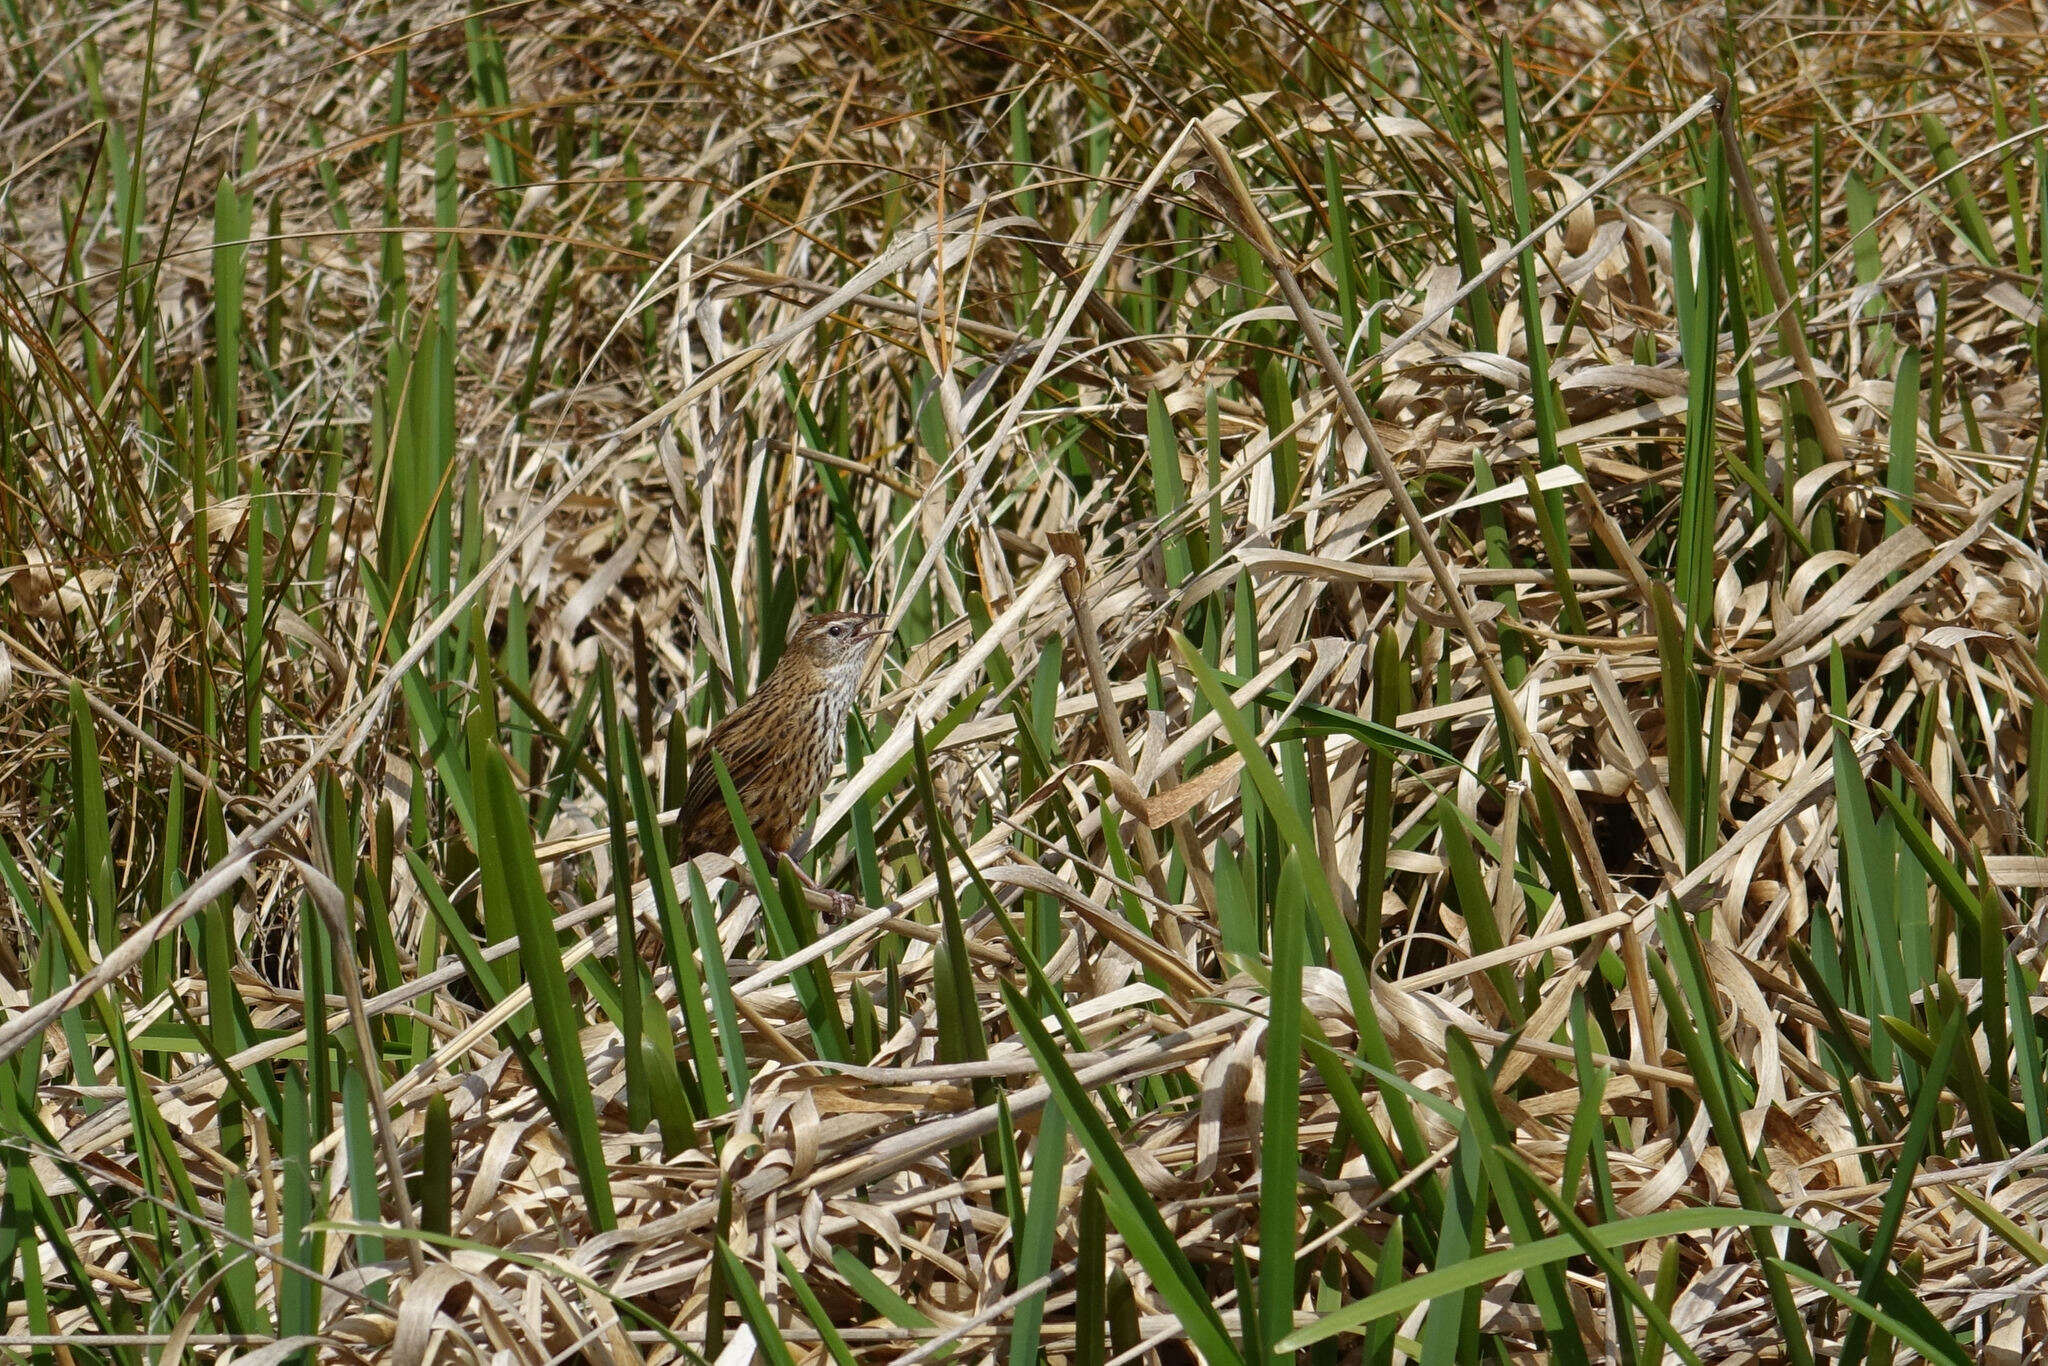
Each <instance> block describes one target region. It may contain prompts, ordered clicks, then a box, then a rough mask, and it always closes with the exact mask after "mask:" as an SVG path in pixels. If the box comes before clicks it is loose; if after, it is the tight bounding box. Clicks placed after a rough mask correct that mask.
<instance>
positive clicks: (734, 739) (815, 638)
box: [675, 612, 886, 903]
mask: <svg viewBox="0 0 2048 1366" xmlns="http://www.w3.org/2000/svg"><path fill="white" fill-rule="evenodd" d="M885 633H886V632H885V628H884V625H883V618H882V617H881V616H880V615H878V614H874V613H868V612H822V613H818V614H816V615H813V616H809V617H806V618H804V620H802V621H801V622H799V623H798V624H797V626H796V627H795V629H794V630H792V631H791V632H790V634H789V638H788V640H787V642H786V643H785V644H784V646H783V649H782V655H781V657H780V658H779V659H777V660H776V662H775V667H774V668H773V669H771V670H770V671H769V673H768V677H767V679H766V680H765V681H763V682H762V684H761V686H760V687H758V688H756V689H755V690H754V694H753V696H751V697H749V698H748V699H747V700H746V701H745V702H743V703H741V704H740V705H739V706H738V707H737V708H735V709H734V710H733V712H732V713H731V714H730V715H728V716H727V717H726V718H725V719H724V720H723V721H720V722H719V723H718V724H717V725H715V726H713V727H712V728H711V733H710V734H709V735H707V736H706V737H705V738H704V740H703V742H702V743H701V745H700V746H699V748H698V751H697V755H696V757H695V759H694V760H693V761H692V762H691V765H690V777H689V781H688V782H687V783H685V784H684V787H683V799H682V802H681V804H680V805H679V806H678V807H677V809H676V817H675V828H676V829H677V830H678V831H680V832H681V852H682V856H683V857H684V858H685V859H693V858H695V857H697V855H699V854H729V853H731V852H732V851H733V849H734V848H735V847H737V846H738V844H739V842H740V838H739V834H738V832H737V831H735V830H734V829H733V823H732V814H731V812H730V811H729V810H728V809H727V807H726V804H725V794H724V793H723V792H721V791H720V790H719V787H718V770H717V769H716V768H714V767H713V766H712V762H711V756H712V755H714V754H716V755H717V756H719V757H720V758H722V759H723V760H725V771H726V773H727V775H728V776H730V777H731V779H732V786H733V791H734V792H736V793H738V794H739V799H740V809H741V810H742V811H744V812H745V813H746V817H747V824H748V825H749V826H751V827H752V828H753V832H754V839H755V841H756V842H757V843H758V844H759V845H760V847H761V852H762V853H764V854H766V855H767V856H768V858H769V860H770V861H771V864H772V863H774V862H776V861H779V860H780V859H781V858H783V857H788V858H789V859H790V866H791V867H792V868H795V869H796V873H797V876H798V877H800V878H802V879H803V881H804V882H805V883H806V884H808V885H809V886H811V887H812V888H814V889H817V890H820V891H823V890H824V889H823V888H819V887H818V884H817V883H816V882H814V881H813V880H812V879H811V877H810V875H809V874H808V873H805V872H804V871H803V869H802V868H800V867H798V866H797V864H796V860H795V858H794V856H793V848H794V845H795V842H796V836H797V830H798V827H799V826H800V825H801V824H802V823H803V819H804V815H805V813H807V812H808V811H809V810H810V807H811V803H812V802H814V801H816V800H817V799H818V794H819V793H821V792H823V791H824V790H825V780H826V779H827V778H829V777H831V775H832V768H833V765H835V764H837V763H838V762H839V748H840V744H841V742H842V741H843V740H844V738H845V735H846V718H847V717H848V716H849V715H850V714H851V713H852V711H853V708H854V704H855V703H856V702H858V701H859V700H860V686H861V674H862V672H863V670H864V668H865V666H866V664H867V658H868V651H869V649H870V647H871V646H872V645H873V643H874V642H875V641H876V640H878V639H880V638H881V637H882V636H883V635H884V634H885ZM832 895H833V896H834V898H835V900H838V901H840V902H842V903H850V902H851V901H852V898H851V897H849V896H846V895H845V894H844V893H834V894H832Z"/></svg>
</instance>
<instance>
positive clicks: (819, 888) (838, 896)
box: [782, 851, 860, 920]
mask: <svg viewBox="0 0 2048 1366" xmlns="http://www.w3.org/2000/svg"><path fill="white" fill-rule="evenodd" d="M782 856H783V857H784V858H785V859H788V860H789V866H790V869H791V871H793V872H794V873H795V874H796V876H797V880H798V881H799V882H801V883H803V884H804V886H806V887H808V888H810V889H811V890H812V891H814V892H820V893H822V894H824V895H825V896H827V897H830V898H831V900H832V908H831V909H830V910H829V911H827V912H826V914H827V915H828V916H830V917H832V918H833V919H834V920H848V919H851V918H852V916H853V913H854V911H856V910H857V909H859V907H860V900H859V898H857V897H855V896H854V894H853V893H851V892H842V891H839V890H837V889H836V888H832V887H826V886H823V885H821V884H820V883H819V881H818V880H817V879H816V878H814V877H812V876H811V875H810V874H809V873H807V872H805V871H804V869H803V865H802V864H800V863H798V862H797V861H796V859H795V857H794V856H793V855H791V854H790V853H789V852H788V851H784V853H783V855H782Z"/></svg>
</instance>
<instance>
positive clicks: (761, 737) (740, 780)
mask: <svg viewBox="0 0 2048 1366" xmlns="http://www.w3.org/2000/svg"><path fill="white" fill-rule="evenodd" d="M746 714H747V709H746V708H745V707H742V708H741V709H740V710H738V711H736V712H734V713H733V714H732V715H730V716H728V717H726V718H725V720H723V721H721V722H719V723H718V724H717V725H716V726H714V727H712V730H711V734H710V735H709V736H707V737H706V738H705V740H704V743H703V745H702V746H700V747H699V749H698V751H697V757H696V758H694V759H692V760H691V761H690V781H689V782H688V783H686V784H684V786H683V800H682V805H681V806H679V807H678V808H677V810H676V826H677V828H678V829H681V830H685V831H687V830H691V829H694V828H695V827H696V824H697V821H698V818H699V817H701V816H703V815H704V813H705V812H707V811H723V810H724V809H725V794H724V793H722V792H720V791H719V790H718V770H717V769H716V768H714V767H713V766H712V763H711V756H712V755H713V754H714V753H716V754H718V755H721V756H722V757H723V758H724V759H725V771H726V774H727V775H728V776H729V777H731V779H732V785H733V790H734V791H735V792H737V793H739V795H740V804H741V806H742V807H744V806H745V805H746V800H747V791H748V789H749V788H751V787H754V786H756V785H757V784H758V783H759V782H760V781H761V779H762V778H763V777H765V776H766V774H767V769H768V764H767V759H768V755H769V751H770V750H771V749H772V748H773V747H774V745H775V742H776V741H777V739H778V738H779V737H777V736H776V735H774V734H772V733H770V732H769V731H768V730H767V729H766V728H764V727H761V726H758V725H749V724H746V723H745V721H744V718H745V716H746ZM735 722H740V723H741V724H738V725H735V724H734V723H735Z"/></svg>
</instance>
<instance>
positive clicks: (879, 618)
mask: <svg viewBox="0 0 2048 1366" xmlns="http://www.w3.org/2000/svg"><path fill="white" fill-rule="evenodd" d="M888 622H889V617H888V614H887V613H884V612H870V613H869V614H868V617H867V621H866V622H865V623H864V624H863V625H862V626H861V630H860V638H861V639H862V640H874V639H876V638H877V637H879V636H884V635H887V634H888Z"/></svg>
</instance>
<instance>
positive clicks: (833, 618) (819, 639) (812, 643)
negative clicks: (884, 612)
mask: <svg viewBox="0 0 2048 1366" xmlns="http://www.w3.org/2000/svg"><path fill="white" fill-rule="evenodd" d="M883 620H884V618H883V617H882V616H880V615H879V614H875V613H869V612H821V613H819V614H818V615H816V616H812V617H805V618H804V619H803V620H802V621H801V622H799V623H798V624H797V626H796V629H795V630H793V631H791V632H790V633H789V641H788V643H787V644H786V645H784V646H783V654H784V656H785V657H787V658H789V659H790V660H792V661H800V662H801V663H803V664H806V665H808V666H810V667H811V668H813V669H816V670H818V671H819V672H820V673H825V674H830V675H834V676H838V675H841V674H845V675H849V676H851V677H854V678H858V677H859V676H860V670H861V666H862V665H863V664H865V663H866V662H867V657H868V647H869V645H871V644H872V643H873V642H874V641H875V640H876V639H878V638H879V637H880V636H881V635H882V630H883Z"/></svg>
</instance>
